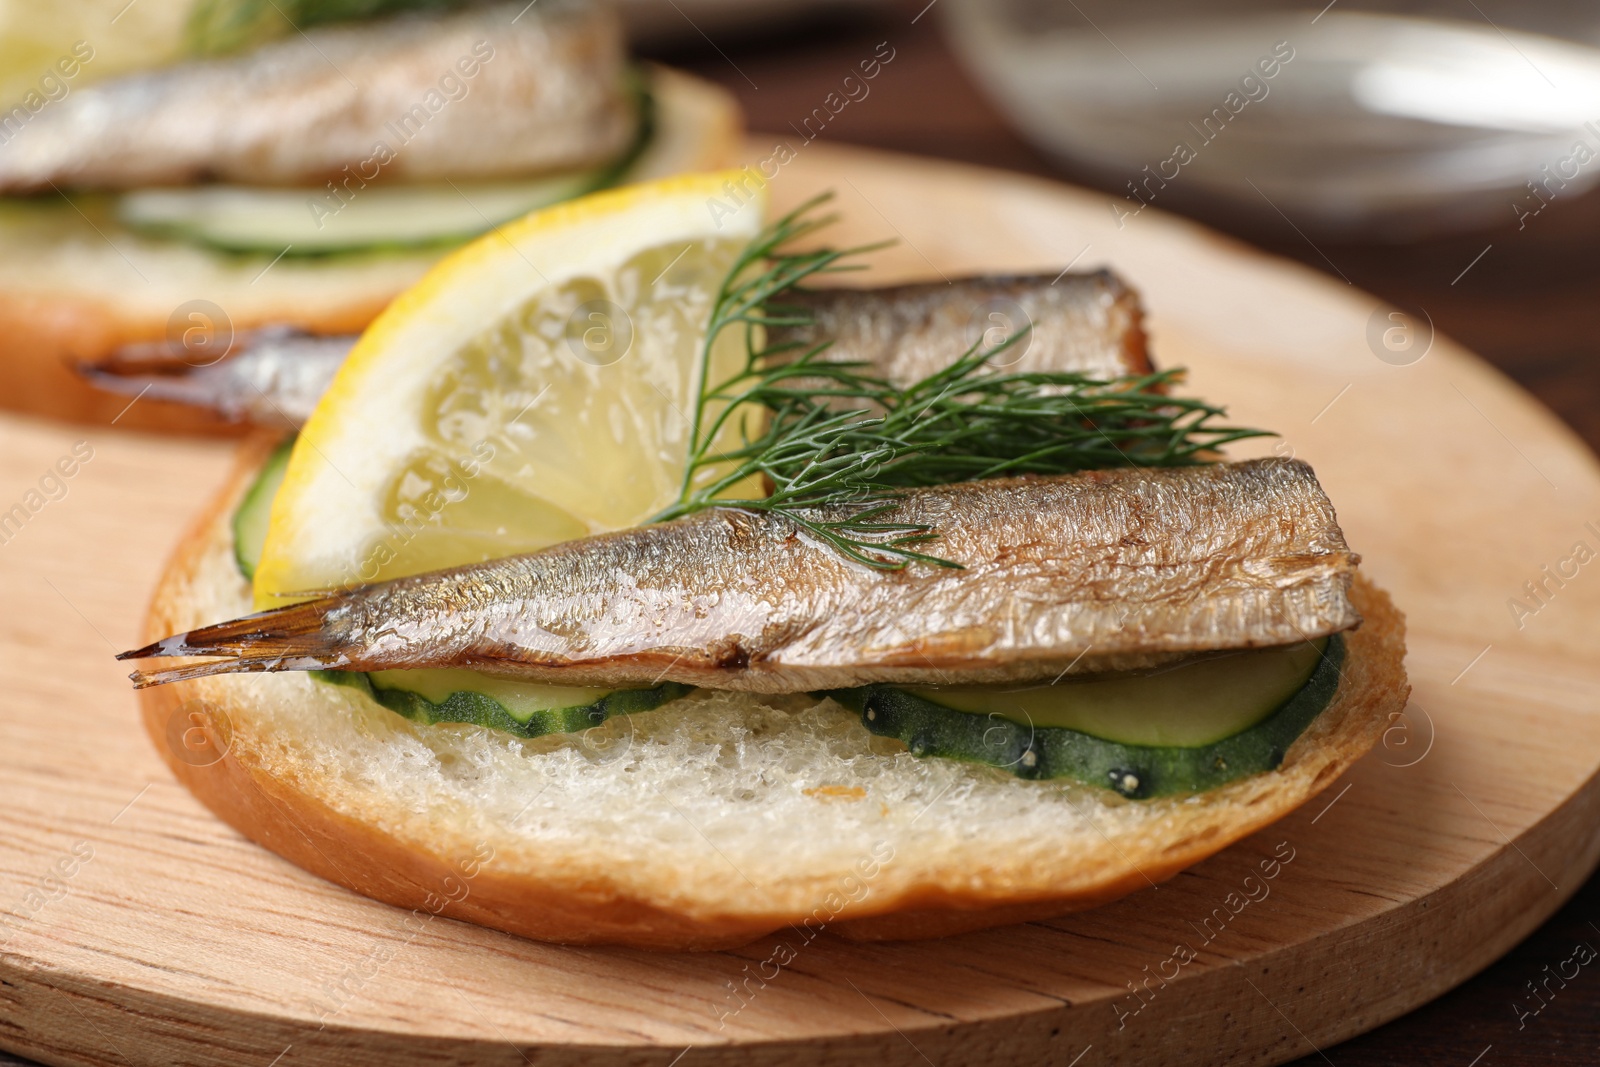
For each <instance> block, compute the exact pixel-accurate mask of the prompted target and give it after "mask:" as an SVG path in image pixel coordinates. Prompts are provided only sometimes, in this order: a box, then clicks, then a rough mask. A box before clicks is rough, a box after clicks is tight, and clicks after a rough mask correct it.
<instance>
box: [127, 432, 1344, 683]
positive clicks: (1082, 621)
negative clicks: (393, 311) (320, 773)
mask: <svg viewBox="0 0 1600 1067" xmlns="http://www.w3.org/2000/svg"><path fill="white" fill-rule="evenodd" d="M821 517H824V518H826V517H829V516H828V515H826V514H824V515H823V516H821ZM887 518H888V519H889V520H890V521H893V522H905V523H917V524H928V525H933V526H936V527H937V529H938V531H939V534H940V540H939V541H938V548H939V553H940V554H941V555H942V556H943V557H945V558H946V559H949V560H952V561H955V562H957V563H959V564H960V565H961V568H962V569H959V570H953V569H944V568H910V569H907V570H904V571H884V570H879V569H874V568H868V567H863V566H859V565H856V564H852V563H850V562H849V561H847V560H845V559H844V558H843V557H841V556H840V555H838V554H836V553H834V552H833V551H831V550H829V549H828V548H827V547H825V546H823V545H819V544H817V543H814V542H813V541H811V540H809V539H807V538H805V537H803V536H802V535H800V533H799V532H798V531H797V529H796V527H795V526H794V525H793V523H792V522H791V521H789V520H788V519H785V518H783V517H781V516H778V515H773V514H768V513H759V514H751V513H746V512H738V511H732V510H727V509H718V510H712V511H706V512H701V513H699V514H696V515H694V516H691V517H689V518H687V519H682V520H678V521H676V522H671V523H664V524H661V525H657V526H648V527H641V528H637V529H630V530H624V531H622V532H619V533H612V534H606V535H602V536H597V537H591V538H586V539H583V540H579V541H572V542H567V543H565V544H561V545H557V546H555V547H553V548H549V549H546V550H544V551H542V552H538V553H534V554H531V555H525V556H517V557H512V558H508V559H498V560H491V561H489V562H486V563H481V564H476V565H472V566H467V567H460V568H456V569H453V570H448V571H440V572H436V573H432V574H424V575H417V576H414V577H410V578H401V579H397V580H394V581H390V582H383V583H378V584H374V585H369V586H363V587H359V588H356V589H353V590H350V591H348V592H343V593H339V594H336V595H333V596H328V597H324V598H321V599H318V600H314V601H310V602H308V603H304V604H299V605H294V606H290V607H286V608H280V609H277V610H274V611H268V612H263V613H260V614H258V615H252V616H249V617H247V618H244V619H239V620H235V621H232V622H225V623H221V624H218V625H215V626H208V627H204V628H202V629H199V630H195V631H192V632H189V633H185V634H179V635H177V636H174V637H169V638H166V639H164V640H161V641H157V642H155V643H154V644H151V645H149V646H147V647H145V648H141V649H138V650H136V651H133V652H128V653H124V654H123V657H122V658H124V659H144V658H150V657H157V656H221V657H226V658H223V659H220V660H214V661H211V662H206V663H200V664H194V665H189V666H179V667H174V668H167V669H157V670H153V671H148V672H136V673H135V674H134V675H133V678H134V681H135V682H136V684H138V685H139V686H141V687H143V686H149V685H157V684H161V683H164V682H171V681H179V680H182V679H186V678H195V677H200V676H204V675H212V674H222V673H231V672H241V671H276V670H309V669H317V668H332V669H339V670H355V671H369V670H391V669H405V668H435V667H466V668H471V669H473V670H479V671H484V672H488V673H493V674H500V675H505V676H509V677H515V678H519V679H523V680H526V681H534V682H552V683H557V684H571V685H588V686H618V687H621V686H634V687H647V686H654V685H657V684H660V683H661V682H662V681H676V682H683V683H687V684H691V685H699V686H705V687H710V688H717V689H732V690H746V691H754V692H800V691H814V690H821V689H834V688H845V687H853V686H861V685H867V684H870V683H876V682H893V683H902V684H930V683H931V684H938V683H954V682H962V683H992V682H1013V681H1031V680H1037V679H1043V678H1052V677H1056V676H1058V675H1060V674H1062V673H1064V672H1069V671H1070V672H1078V673H1085V672H1093V671H1105V670H1119V669H1129V668H1136V667H1141V666H1153V665H1156V664H1159V663H1163V662H1169V661H1171V660H1173V659H1177V658H1182V657H1185V656H1190V655H1193V654H1196V653H1203V652H1211V651H1218V650H1223V649H1238V648H1255V647H1265V646H1275V645H1287V644H1292V643H1295V642H1299V641H1305V640H1308V639H1312V638H1316V637H1321V636H1325V635H1328V634H1331V633H1335V632H1338V631H1341V630H1347V629H1350V628H1352V627H1354V626H1356V625H1358V624H1359V622H1360V616H1359V615H1358V614H1357V612H1356V610H1355V608H1354V607H1353V606H1352V605H1351V602H1350V599H1349V597H1348V590H1349V586H1350V582H1351V580H1352V577H1353V575H1354V569H1355V566H1356V563H1357V562H1358V557H1357V556H1356V555H1354V554H1353V553H1352V552H1351V551H1350V549H1349V548H1348V546H1347V545H1346V544H1345V540H1344V536H1343V534H1342V533H1341V531H1340V529H1339V525H1338V522H1337V520H1336V518H1335V516H1334V511H1333V507H1332V505H1331V504H1330V503H1329V501H1328V498H1327V496H1326V495H1325V494H1324V493H1323V491H1322V488H1321V486H1320V485H1319V484H1318V483H1317V480H1316V476H1315V475H1314V474H1313V473H1312V471H1311V468H1310V467H1308V466H1306V465H1305V464H1304V463H1301V462H1298V461H1294V460H1279V459H1261V460H1250V461H1246V462H1241V463H1222V464H1209V465H1199V466H1191V467H1174V468H1164V469H1150V468H1145V469H1138V468H1126V469H1118V470H1106V471H1089V472H1084V473H1080V474H1073V475H1065V476H1059V477H1046V478H1032V479H996V480H993V481H984V482H974V483H967V484H961V485H949V486H939V487H935V488H929V489H923V490H917V491H913V492H909V493H906V494H905V495H904V496H903V497H901V498H899V501H898V503H897V505H896V507H895V509H894V511H893V513H892V514H891V515H889V516H887Z"/></svg>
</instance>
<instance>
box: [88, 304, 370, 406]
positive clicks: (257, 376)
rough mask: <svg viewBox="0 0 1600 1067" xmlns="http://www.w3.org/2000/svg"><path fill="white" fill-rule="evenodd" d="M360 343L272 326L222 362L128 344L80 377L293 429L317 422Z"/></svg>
mask: <svg viewBox="0 0 1600 1067" xmlns="http://www.w3.org/2000/svg"><path fill="white" fill-rule="evenodd" d="M355 341H356V339H355V338H354V337H352V336H348V335H339V336H333V337H319V336H316V335H314V334H308V333H305V332H303V331H300V330H296V329H294V328H292V327H287V326H268V327H266V328H264V329H261V330H255V331H252V332H251V333H248V334H242V335H240V336H238V337H236V338H234V339H233V343H232V345H231V346H230V347H231V351H230V352H229V354H228V355H226V356H225V357H224V358H222V359H220V360H205V359H201V358H197V356H196V355H195V354H194V353H192V352H190V351H188V350H186V349H185V348H184V347H183V346H182V345H181V344H169V343H164V342H155V343H151V344H138V345H127V346H125V347H123V348H121V349H119V350H118V351H117V353H116V355H114V356H113V357H112V358H111V359H109V360H105V361H103V362H100V363H91V364H86V365H84V366H81V367H79V368H78V371H79V373H80V374H82V375H83V376H84V377H85V378H86V379H88V380H89V381H90V382H91V383H92V384H94V385H95V386H97V387H99V388H101V389H104V390H106V391H108V392H113V393H121V394H123V395H124V396H135V397H137V396H148V397H149V398H150V399H152V400H168V401H173V402H175V403H179V404H188V405H191V406H193V407H200V408H208V409H210V411H211V413H212V414H214V415H217V416H218V417H220V418H222V419H225V420H227V421H229V422H247V423H250V424H251V425H254V426H270V427H273V428H278V429H293V428H298V427H300V426H303V425H304V424H305V421H306V419H308V418H310V417H311V411H312V409H313V408H315V407H316V406H317V401H319V400H321V399H322V394H323V393H325V392H327V391H328V385H329V383H330V382H332V381H333V376H334V374H335V373H337V372H338V370H339V366H340V364H342V363H343V362H344V359H345V357H346V356H347V355H349V354H350V348H351V346H353V345H354V344H355Z"/></svg>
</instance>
